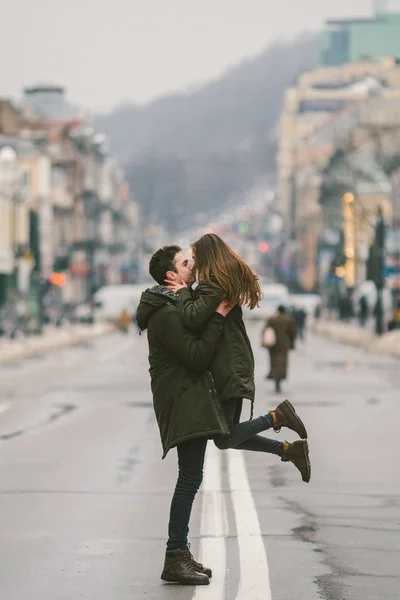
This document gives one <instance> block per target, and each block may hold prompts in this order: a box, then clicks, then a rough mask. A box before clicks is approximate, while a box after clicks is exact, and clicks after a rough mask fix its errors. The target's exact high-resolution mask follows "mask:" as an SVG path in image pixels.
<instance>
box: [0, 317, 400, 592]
mask: <svg viewBox="0 0 400 600" xmlns="http://www.w3.org/2000/svg"><path fill="white" fill-rule="evenodd" d="M249 331H250V334H251V337H252V340H253V343H254V350H255V354H256V362H257V400H256V407H255V414H259V413H265V412H267V411H268V410H270V409H271V408H274V407H275V406H276V404H277V403H278V402H279V401H280V398H279V397H278V396H276V395H275V394H274V393H273V390H272V384H271V383H270V382H268V381H265V379H264V375H265V371H266V355H265V351H263V350H261V349H260V348H259V347H258V344H259V338H260V333H259V328H258V326H257V325H254V324H251V325H250V327H249ZM286 396H287V397H288V398H289V399H290V400H291V401H292V402H293V403H294V404H295V406H296V408H297V410H298V412H299V414H300V415H301V417H302V418H303V420H304V421H305V423H306V425H307V427H308V433H309V443H310V453H311V460H312V479H311V483H310V484H308V485H307V484H304V483H302V481H301V479H300V476H299V474H298V472H297V471H296V470H295V468H294V467H293V466H292V465H290V464H287V463H282V462H280V461H279V460H278V459H276V458H275V457H273V456H266V455H260V454H251V455H250V454H249V453H247V454H246V455H244V454H243V453H241V452H235V451H228V452H220V451H218V450H216V449H215V447H214V446H213V444H209V449H208V451H207V460H206V470H205V478H204V484H203V488H202V493H201V494H199V497H198V499H197V502H196V505H195V510H194V514H193V519H192V528H191V542H192V550H193V552H194V554H196V555H200V556H201V558H202V560H203V562H204V563H207V566H212V567H213V570H214V577H213V580H212V583H211V585H210V586H208V587H205V588H198V589H197V590H194V589H193V588H179V587H176V586H173V585H165V584H162V583H161V581H160V580H159V575H160V573H161V568H162V561H163V553H164V544H165V535H166V527H167V520H168V509H169V502H170V498H171V494H172V490H173V487H174V484H175V477H176V457H175V453H174V452H171V453H170V455H169V456H168V457H167V459H166V460H165V461H161V446H160V442H159V437H158V431H157V427H156V424H155V421H154V417H153V412H152V406H151V396H150V392H149V380H148V372H147V341H146V337H145V336H140V337H139V336H138V335H136V333H132V335H129V336H122V335H117V334H113V335H110V336H107V337H104V338H101V339H97V340H95V341H93V342H91V343H90V344H87V345H85V344H83V345H80V346H77V347H74V348H68V349H63V350H60V351H57V352H54V353H52V354H47V355H44V356H39V357H36V358H32V359H29V360H26V361H23V362H20V363H16V364H13V365H8V366H3V367H0V539H1V543H0V598H1V599H2V600H23V599H25V598H26V599H28V598H29V600H39V599H40V600H75V599H78V598H87V599H89V600H114V599H115V600H125V599H128V598H129V599H133V600H136V599H138V598H148V599H151V600H153V599H154V600H163V599H171V600H172V599H173V600H180V599H182V600H190V599H191V598H196V599H197V600H199V599H200V600H202V599H207V600H220V599H221V600H222V599H224V600H236V599H237V600H265V599H267V600H268V599H271V598H272V599H273V600H314V599H315V600H316V599H321V598H322V599H327V600H399V599H400V470H399V467H398V464H399V459H400V445H399V441H398V438H399V422H400V363H399V362H398V361H395V360H392V359H389V358H382V357H376V356H373V355H369V354H366V353H364V352H362V351H358V350H355V349H353V348H350V347H346V346H342V345H339V344H336V343H333V342H331V341H327V340H323V339H321V338H317V337H312V338H310V339H309V340H307V342H306V343H305V344H304V345H300V346H299V348H298V350H297V351H296V352H295V353H293V354H292V355H291V357H290V379H289V381H288V382H287V383H286V384H285V386H284V394H283V398H284V397H286ZM247 408H249V407H247ZM248 414H249V411H248V410H245V411H244V417H246V418H247V416H248ZM271 435H272V436H276V435H277V434H275V433H272V434H271ZM278 435H279V437H280V439H288V440H289V441H292V440H294V439H295V437H294V436H292V435H291V434H290V432H289V433H288V432H287V431H286V432H285V431H283V432H282V433H281V434H278Z"/></svg>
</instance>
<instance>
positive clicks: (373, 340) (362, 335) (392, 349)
mask: <svg viewBox="0 0 400 600" xmlns="http://www.w3.org/2000/svg"><path fill="white" fill-rule="evenodd" d="M310 331H312V332H313V333H316V334H318V335H323V336H325V337H328V338H330V339H332V340H335V341H336V342H342V343H344V344H349V345H350V346H356V347H358V348H362V349H363V350H366V351H367V352H371V353H375V354H384V355H388V356H394V357H396V358H400V331H391V332H390V333H385V334H384V335H382V336H378V335H376V334H375V333H372V332H371V331H365V330H363V329H359V328H358V327H354V326H352V325H348V324H347V323H340V322H337V321H313V322H312V323H311V324H310Z"/></svg>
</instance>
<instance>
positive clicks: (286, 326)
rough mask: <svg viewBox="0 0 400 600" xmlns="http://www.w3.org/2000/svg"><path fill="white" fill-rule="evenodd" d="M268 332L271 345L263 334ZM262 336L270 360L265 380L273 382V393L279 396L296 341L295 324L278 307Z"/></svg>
mask: <svg viewBox="0 0 400 600" xmlns="http://www.w3.org/2000/svg"><path fill="white" fill-rule="evenodd" d="M268 330H272V331H273V334H274V336H273V338H274V339H273V340H272V343H271V344H267V343H266V342H265V334H266V332H267V331H268ZM262 334H263V342H262V345H263V346H264V347H265V348H267V350H268V352H269V358H270V371H269V374H268V375H267V379H272V380H273V381H275V391H276V392H277V393H278V394H279V393H280V392H281V381H283V380H284V379H286V378H287V373H288V358H289V352H290V350H293V349H294V344H295V340H296V326H295V323H294V321H293V319H292V317H291V316H290V315H288V314H286V309H285V307H284V306H282V305H281V306H279V307H278V312H277V314H276V315H275V316H274V317H272V318H270V319H267V321H266V323H265V326H264V329H263V332H262Z"/></svg>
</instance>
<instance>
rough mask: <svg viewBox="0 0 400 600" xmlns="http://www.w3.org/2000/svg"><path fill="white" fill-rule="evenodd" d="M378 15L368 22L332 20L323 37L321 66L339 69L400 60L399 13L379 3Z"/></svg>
mask: <svg viewBox="0 0 400 600" xmlns="http://www.w3.org/2000/svg"><path fill="white" fill-rule="evenodd" d="M375 9H376V14H375V16H373V17H372V18H365V19H330V20H328V21H326V24H325V30H324V31H323V33H322V34H321V43H320V62H321V64H322V65H325V66H338V65H344V64H346V63H352V62H356V61H359V60H370V61H372V62H379V61H380V60H381V59H382V58H384V57H386V56H393V57H395V58H396V59H400V36H399V29H400V13H390V12H388V11H387V10H386V2H382V0H381V1H380V2H376V5H375Z"/></svg>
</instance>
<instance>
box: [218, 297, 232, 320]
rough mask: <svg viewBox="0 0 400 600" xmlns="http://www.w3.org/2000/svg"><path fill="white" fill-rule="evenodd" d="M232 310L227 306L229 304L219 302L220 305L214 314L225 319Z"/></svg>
mask: <svg viewBox="0 0 400 600" xmlns="http://www.w3.org/2000/svg"><path fill="white" fill-rule="evenodd" d="M232 308H233V306H229V304H228V303H227V302H225V301H224V302H221V304H220V305H219V306H217V308H216V310H215V312H217V313H218V314H219V315H222V316H223V317H226V316H227V315H229V313H230V312H231V310H232Z"/></svg>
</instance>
